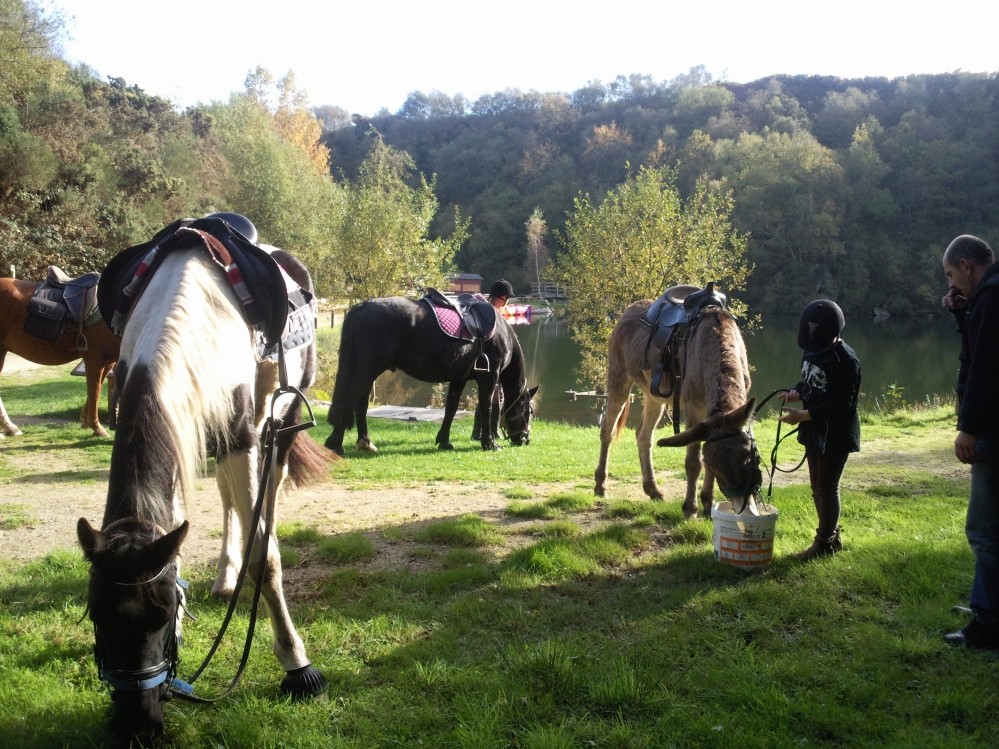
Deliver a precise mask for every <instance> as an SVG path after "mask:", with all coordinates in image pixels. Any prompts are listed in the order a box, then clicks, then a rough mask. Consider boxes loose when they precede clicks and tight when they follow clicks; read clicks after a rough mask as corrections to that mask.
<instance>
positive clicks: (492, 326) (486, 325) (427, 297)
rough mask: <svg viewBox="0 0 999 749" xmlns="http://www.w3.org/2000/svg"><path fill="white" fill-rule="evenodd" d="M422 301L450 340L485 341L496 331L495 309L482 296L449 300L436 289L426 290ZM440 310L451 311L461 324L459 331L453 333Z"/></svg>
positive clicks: (459, 296) (460, 296) (469, 295)
mask: <svg viewBox="0 0 999 749" xmlns="http://www.w3.org/2000/svg"><path fill="white" fill-rule="evenodd" d="M422 301H423V302H425V303H426V304H427V305H428V306H429V307H430V309H431V310H432V311H433V312H434V315H435V316H436V317H437V324H438V325H440V328H441V330H442V331H444V333H446V334H447V335H449V336H451V337H452V338H462V339H464V340H466V341H487V340H489V339H490V338H492V336H493V333H494V332H495V331H496V308H495V307H493V305H491V304H490V303H489V301H488V300H486V299H484V298H483V297H482V296H476V295H474V294H459V295H458V297H457V298H456V299H451V298H450V297H446V296H444V295H443V294H442V293H441V292H439V291H438V290H437V289H427V292H426V293H425V294H424V295H423V299H422ZM440 310H451V311H453V312H454V313H455V314H456V315H457V316H458V320H459V321H460V322H461V329H460V330H459V331H457V332H456V331H454V330H453V329H452V328H453V325H451V324H449V323H448V321H447V320H446V319H445V318H444V316H443V315H442V314H441V312H440Z"/></svg>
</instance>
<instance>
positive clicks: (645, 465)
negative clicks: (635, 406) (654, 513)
mask: <svg viewBox="0 0 999 749" xmlns="http://www.w3.org/2000/svg"><path fill="white" fill-rule="evenodd" d="M644 402H645V404H644V406H642V425H641V426H640V427H639V428H638V432H637V433H636V435H635V437H636V439H637V440H638V461H639V463H641V466H642V489H644V490H645V493H646V494H647V495H648V496H649V497H650V498H651V499H662V498H663V493H662V491H661V490H660V489H659V484H658V483H657V482H656V471H655V468H654V467H653V465H652V438H653V437H654V436H655V432H656V427H657V426H659V420H660V419H662V417H663V411H664V410H665V409H666V404H665V403H663V401H661V400H659V399H658V398H652V397H651V396H650V395H649V393H648V392H645V398H644Z"/></svg>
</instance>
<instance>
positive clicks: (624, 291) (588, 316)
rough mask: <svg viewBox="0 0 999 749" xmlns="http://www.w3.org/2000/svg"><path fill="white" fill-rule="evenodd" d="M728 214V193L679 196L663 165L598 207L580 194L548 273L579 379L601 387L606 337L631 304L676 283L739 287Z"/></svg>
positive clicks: (741, 241)
mask: <svg viewBox="0 0 999 749" xmlns="http://www.w3.org/2000/svg"><path fill="white" fill-rule="evenodd" d="M732 210H733V202H732V196H731V194H730V193H722V192H719V191H717V190H715V189H712V187H711V186H710V185H709V183H708V182H707V181H706V180H700V181H699V182H698V183H697V185H696V188H695V190H694V193H693V194H692V195H691V196H690V197H689V198H687V199H683V198H682V197H681V196H680V192H679V190H678V189H677V187H676V172H675V171H674V170H672V169H669V168H666V167H658V168H650V167H640V168H639V169H638V172H637V173H634V174H629V175H628V177H627V179H626V180H625V182H624V183H622V184H621V185H619V186H618V187H617V188H616V189H615V190H613V191H611V192H609V193H608V194H607V195H606V197H605V198H604V199H603V201H602V202H601V203H600V204H599V205H597V204H594V203H593V201H592V200H591V199H590V198H589V196H588V195H585V194H583V195H580V196H578V197H577V198H576V200H575V203H574V206H573V211H572V213H571V215H570V217H569V219H568V220H567V221H566V225H565V232H564V236H563V237H562V241H563V244H564V246H565V248H566V252H565V253H564V254H563V255H562V256H561V257H560V258H559V259H558V260H557V261H556V265H555V271H556V277H557V279H558V280H559V281H560V282H561V283H562V284H564V285H565V286H566V287H567V288H569V289H570V297H569V303H568V318H569V319H570V320H571V321H572V336H573V338H575V339H576V340H577V341H578V342H579V344H580V346H581V348H582V363H581V376H582V378H583V380H584V381H586V382H588V383H590V384H594V385H596V384H602V383H603V380H604V372H605V368H606V359H607V340H608V338H609V337H610V332H611V330H612V328H613V326H614V322H615V320H616V319H617V317H618V316H619V315H620V314H621V312H622V311H623V310H624V308H625V307H626V306H628V305H629V304H631V303H632V302H634V301H636V300H640V299H652V298H655V297H657V296H658V295H659V294H660V293H661V292H662V291H664V290H665V288H666V287H668V286H672V285H674V284H680V283H688V284H696V285H700V286H703V285H704V284H706V283H707V282H708V281H715V282H717V283H718V284H719V285H720V287H721V288H723V289H726V290H728V291H730V292H731V291H738V290H739V289H741V288H742V286H743V284H744V283H745V281H746V279H747V278H748V276H749V273H750V268H749V267H748V265H747V263H746V260H745V252H746V237H745V236H743V235H741V234H739V233H738V232H736V231H735V230H734V229H733V228H732V224H731V214H732Z"/></svg>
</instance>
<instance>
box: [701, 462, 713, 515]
mask: <svg viewBox="0 0 999 749" xmlns="http://www.w3.org/2000/svg"><path fill="white" fill-rule="evenodd" d="M714 497H715V475H714V474H713V473H711V469H710V468H708V467H707V466H704V481H702V482H701V509H702V511H703V514H704V517H706V518H709V517H711V505H712V504H713V503H714Z"/></svg>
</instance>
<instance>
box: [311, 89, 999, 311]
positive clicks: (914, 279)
mask: <svg viewBox="0 0 999 749" xmlns="http://www.w3.org/2000/svg"><path fill="white" fill-rule="evenodd" d="M320 114H321V110H320ZM372 128H373V129H375V130H376V131H377V132H378V133H380V134H381V136H382V137H383V138H384V140H385V142H386V143H388V144H390V145H391V146H393V147H395V148H398V149H402V150H405V151H406V152H408V153H409V154H411V155H412V157H413V159H414V160H415V162H416V164H417V166H418V168H419V169H420V171H422V172H424V173H427V174H435V175H437V183H436V185H437V196H438V198H439V199H440V201H441V205H442V207H445V208H446V207H447V206H461V208H462V210H463V211H464V212H465V215H467V216H468V217H469V218H470V219H471V227H472V228H471V237H470V238H469V240H468V241H467V242H466V243H465V244H464V245H463V247H462V250H461V251H460V252H459V253H458V256H457V262H458V264H459V266H460V267H461V268H462V269H463V270H466V271H474V272H476V273H479V274H481V275H483V276H484V277H486V278H492V277H495V276H505V277H508V278H509V279H510V280H511V281H513V282H514V284H515V287H516V288H517V289H518V290H519V289H523V288H526V287H527V285H528V284H529V283H531V282H532V281H534V280H535V269H534V261H533V259H532V258H531V257H530V256H529V254H528V252H527V237H526V232H525V223H526V222H527V221H528V219H529V218H530V216H531V214H532V211H534V210H535V209H540V211H541V212H542V214H543V215H544V217H545V219H546V221H547V222H548V226H549V227H550V228H551V229H552V230H553V233H552V235H551V237H550V238H549V242H548V249H549V250H550V251H551V252H552V253H553V254H556V255H557V254H558V252H559V250H560V246H559V243H558V230H559V229H560V228H561V227H562V226H563V224H564V222H565V220H566V216H567V215H568V214H569V212H570V211H572V209H573V203H574V199H575V198H576V196H577V195H579V194H580V193H581V192H582V193H586V194H588V195H590V196H592V197H593V198H594V199H599V197H600V196H602V195H604V194H605V193H607V192H608V191H610V190H612V189H614V187H615V186H616V185H617V184H618V183H620V182H622V181H623V180H624V178H625V176H626V175H627V174H628V173H629V170H632V171H633V170H634V169H635V168H636V167H638V166H639V165H641V164H648V165H663V164H671V165H676V166H677V168H678V173H679V186H680V189H681V190H682V191H684V192H685V193H686V194H690V193H691V192H692V191H693V190H694V187H695V183H696V180H697V179H698V177H700V176H702V175H706V176H707V177H708V178H709V179H710V180H711V181H712V182H713V183H714V184H716V185H718V186H719V187H721V188H723V189H729V190H731V191H732V194H733V196H734V201H735V207H734V211H733V216H732V221H733V224H734V226H735V227H736V228H737V229H738V230H740V231H741V232H745V233H747V234H748V235H749V243H748V257H749V260H750V261H751V263H752V265H753V266H754V267H755V269H754V271H753V273H752V275H751V277H750V279H749V282H748V286H747V288H746V289H745V290H744V293H739V294H738V295H739V296H741V297H743V298H744V300H745V301H746V302H748V303H749V305H750V306H751V307H752V308H754V309H757V310H761V311H775V310H780V309H787V308H790V309H797V308H799V306H800V304H801V303H802V301H805V300H807V299H810V298H814V297H815V296H817V295H821V296H827V297H830V298H833V299H836V300H838V301H839V302H840V303H841V304H842V305H843V306H844V308H846V309H848V310H849V311H851V312H853V313H857V314H870V313H872V312H873V310H875V309H879V310H884V311H888V312H890V313H892V314H896V315H908V314H915V313H922V312H925V311H930V310H935V309H936V308H937V307H938V306H939V301H938V300H939V297H940V296H941V294H942V292H943V290H944V281H943V276H942V272H941V270H940V257H941V255H942V251H943V249H944V247H945V246H946V244H947V243H948V242H949V241H950V239H952V238H953V237H954V236H955V235H957V234H961V233H974V234H978V235H980V236H982V237H984V238H985V239H986V240H988V241H991V242H993V243H994V242H995V240H996V237H997V236H999V233H997V229H999V79H997V76H996V74H995V73H988V74H986V73H981V74H972V73H961V72H958V73H954V74H948V75H914V76H909V77H906V78H899V79H895V80H888V79H884V78H864V79H857V80H844V79H839V78H828V77H814V76H810V77H797V76H775V77H772V78H768V79H765V80H759V81H754V82H752V83H746V84H735V83H727V82H715V81H712V80H711V79H710V77H709V76H708V75H707V74H705V72H704V71H703V69H694V70H691V72H690V74H689V75H687V76H683V77H680V78H677V79H675V80H672V81H669V82H658V81H655V80H652V79H650V78H649V77H647V76H640V75H635V76H631V77H623V76H622V77H619V78H618V79H616V80H615V81H613V82H611V83H609V84H602V83H599V82H593V83H590V84H589V85H587V86H586V87H584V88H581V89H579V90H578V91H575V92H572V93H569V94H558V93H549V94H541V93H537V92H534V91H530V92H522V91H504V92H500V93H496V94H494V95H492V96H486V97H482V98H480V99H479V100H477V101H475V102H467V101H464V100H463V99H461V98H460V97H458V98H457V99H455V98H451V97H448V96H447V95H444V94H440V93H432V94H429V95H427V94H423V93H414V94H412V95H411V96H410V97H409V98H408V100H407V101H406V102H405V104H404V105H403V106H402V107H401V108H400V110H399V111H398V112H396V113H395V114H388V113H382V115H381V116H378V117H373V118H370V119H361V118H357V117H355V118H354V120H353V121H352V122H351V123H350V124H344V123H343V122H342V121H341V122H340V123H338V125H337V126H335V127H334V129H331V130H329V131H327V132H326V133H325V135H324V136H323V142H324V143H325V144H326V145H327V146H328V147H329V149H330V153H331V163H332V164H333V168H334V169H339V170H342V171H343V173H344V174H345V175H347V176H348V177H349V176H351V175H352V174H353V173H354V170H355V169H356V165H357V164H358V163H359V160H360V159H361V158H362V157H363V154H364V153H365V149H366V147H367V146H366V141H367V138H366V134H367V133H368V132H370V130H371V129H372ZM444 215H446V212H445V214H444ZM683 281H684V279H664V285H665V284H668V283H682V282H683Z"/></svg>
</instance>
